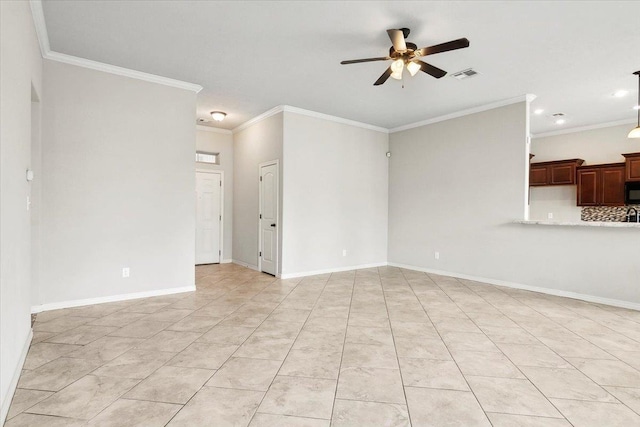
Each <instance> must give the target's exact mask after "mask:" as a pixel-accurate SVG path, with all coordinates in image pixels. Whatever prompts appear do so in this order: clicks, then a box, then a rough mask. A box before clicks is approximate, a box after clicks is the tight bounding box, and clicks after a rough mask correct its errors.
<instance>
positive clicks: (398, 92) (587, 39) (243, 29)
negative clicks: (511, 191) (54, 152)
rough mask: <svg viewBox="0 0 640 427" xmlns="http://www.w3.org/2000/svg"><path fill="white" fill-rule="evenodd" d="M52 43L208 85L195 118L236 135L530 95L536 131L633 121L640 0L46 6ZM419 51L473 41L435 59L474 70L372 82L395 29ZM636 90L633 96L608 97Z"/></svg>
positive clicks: (427, 112)
mask: <svg viewBox="0 0 640 427" xmlns="http://www.w3.org/2000/svg"><path fill="white" fill-rule="evenodd" d="M44 14H45V20H46V25H47V30H48V34H49V40H50V44H51V49H52V50H53V51H56V52H60V53H65V54H69V55H74V56H78V57H82V58H87V59H91V60H94V61H100V62H104V63H107V64H112V65H117V66H121V67H125V68H130V69H134V70H138V71H143V72H147V73H152V74H157V75H160V76H164V77H169V78H173V79H178V80H183V81H187V82H191V83H197V84H200V85H202V86H204V89H203V91H202V92H200V94H199V95H198V112H197V113H198V116H199V117H206V116H207V113H208V112H209V111H211V110H223V111H226V112H227V113H228V117H227V120H225V121H224V122H223V123H222V124H221V125H220V127H223V128H227V129H232V128H234V127H236V126H238V125H239V124H241V123H243V122H245V121H247V120H248V119H250V118H252V117H255V116H256V115H258V114H260V113H262V112H264V111H266V110H268V109H270V108H272V107H274V106H276V105H281V104H286V105H292V106H296V107H300V108H304V109H309V110H313V111H317V112H320V113H325V114H330V115H335V116H339V117H343V118H347V119H351V120H356V121H360V122H364V123H369V124H373V125H377V126H382V127H385V128H394V127H398V126H402V125H405V124H408V123H413V122H417V121H422V120H426V119H430V118H434V117H438V116H442V115H445V114H449V113H453V112H456V111H460V110H464V109H468V108H472V107H476V106H480V105H484V104H488V103H492V102H495V101H500V100H504V99H508V98H512V97H515V96H520V95H523V94H525V93H533V94H536V95H537V96H538V98H537V99H536V100H535V101H534V104H533V106H534V108H544V109H545V113H544V114H543V115H542V116H534V118H533V120H532V131H533V132H534V133H541V132H547V131H553V130H558V129H559V126H558V125H555V124H553V121H552V120H551V118H550V117H549V116H550V115H551V114H552V113H555V112H563V113H565V114H566V115H567V123H566V125H564V128H571V127H577V126H585V125H592V124H599V123H604V122H610V121H618V120H624V119H632V118H633V117H634V116H635V112H634V111H633V110H632V107H633V105H634V104H635V100H636V99H637V86H638V81H637V78H636V77H635V76H633V75H632V73H633V72H634V71H636V70H639V69H640V55H639V54H638V52H640V20H639V16H640V2H638V1H630V2H612V1H606V2H605V1H603V2H516V1H513V2H507V1H505V2H471V1H464V2H400V1H394V2H364V1H353V2H329V1H324V2H307V1H297V2H268V1H258V2H245V1H233V2H231V1H230V2H215V1H199V2H193V1H155V2H153V1H126V2H125V1H57V0H46V1H44ZM400 27H409V28H410V29H411V34H410V36H409V38H408V40H409V41H412V42H414V43H416V44H417V45H418V47H424V46H430V45H433V44H437V43H442V42H445V41H449V40H452V39H456V38H460V37H467V38H468V39H469V40H470V41H471V47H470V48H468V49H462V50H458V51H452V52H447V53H443V54H439V55H434V56H431V57H429V58H428V60H427V61H428V62H430V63H432V64H433V65H435V66H438V67H440V68H443V69H445V70H447V71H449V72H450V73H453V72H456V71H460V70H463V69H465V68H469V67H473V68H474V69H475V70H477V71H478V72H480V73H481V74H480V75H479V76H476V77H474V78H471V79H468V80H464V81H457V80H455V79H453V78H451V77H449V76H446V77H444V78H442V79H440V80H436V79H434V78H432V77H430V76H428V75H426V74H423V73H420V74H419V75H417V76H416V77H413V78H408V79H406V80H405V88H404V89H403V88H402V87H401V83H400V82H398V81H396V80H393V79H389V80H388V81H387V83H386V84H384V85H383V86H376V87H374V86H373V82H374V81H375V80H376V79H377V78H378V77H379V76H380V74H382V72H383V71H384V70H385V68H386V63H384V62H373V63H364V64H354V65H340V61H341V60H344V59H356V58H363V57H374V56H384V55H385V54H386V53H387V52H388V49H389V46H390V45H391V43H390V41H389V39H388V37H387V35H386V32H385V30H386V29H388V28H400ZM618 89H626V90H628V91H629V95H628V96H626V97H625V98H614V97H612V93H613V92H614V91H616V90H618Z"/></svg>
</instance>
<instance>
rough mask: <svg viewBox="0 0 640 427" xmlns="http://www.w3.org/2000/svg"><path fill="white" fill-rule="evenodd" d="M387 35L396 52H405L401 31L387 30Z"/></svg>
mask: <svg viewBox="0 0 640 427" xmlns="http://www.w3.org/2000/svg"><path fill="white" fill-rule="evenodd" d="M387 34H389V38H390V39H391V43H392V44H393V48H394V49H395V51H396V52H399V53H402V52H406V51H407V45H406V43H405V41H404V34H403V33H402V30H387Z"/></svg>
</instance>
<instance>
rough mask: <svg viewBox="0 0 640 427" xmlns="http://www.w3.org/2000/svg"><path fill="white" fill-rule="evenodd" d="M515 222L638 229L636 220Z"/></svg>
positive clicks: (639, 226)
mask: <svg viewBox="0 0 640 427" xmlns="http://www.w3.org/2000/svg"><path fill="white" fill-rule="evenodd" d="M514 223H516V224H526V225H559V226H562V227H605V228H637V229H640V223H637V222H601V221H580V222H568V221H534V220H526V221H525V220H516V221H514Z"/></svg>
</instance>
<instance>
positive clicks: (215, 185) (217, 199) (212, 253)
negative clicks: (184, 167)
mask: <svg viewBox="0 0 640 427" xmlns="http://www.w3.org/2000/svg"><path fill="white" fill-rule="evenodd" d="M221 195H222V180H221V176H220V174H219V173H206V172H196V264H213V263H217V262H220V226H221V224H222V222H221V221H222V213H221V212H222V211H221V206H222V200H221Z"/></svg>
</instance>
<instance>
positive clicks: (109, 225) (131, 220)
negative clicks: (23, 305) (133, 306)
mask: <svg viewBox="0 0 640 427" xmlns="http://www.w3.org/2000/svg"><path fill="white" fill-rule="evenodd" d="M44 67H45V77H44V99H45V102H44V108H43V128H42V129H43V150H42V158H43V165H44V170H43V189H42V197H43V220H42V226H41V228H42V230H41V235H42V260H41V266H42V271H41V277H42V280H41V283H42V286H41V288H42V292H41V301H39V303H40V304H48V305H51V304H55V303H61V302H67V301H76V300H83V299H90V298H106V297H113V296H118V295H126V294H132V293H139V292H160V291H165V292H166V291H168V290H171V289H175V288H189V287H191V288H193V286H194V263H195V258H194V253H195V249H194V248H195V212H194V211H195V209H194V206H195V196H194V194H195V191H194V189H195V174H194V149H195V146H194V145H195V140H196V135H195V126H194V125H193V116H194V111H195V103H196V95H195V93H194V92H191V91H186V90H182V89H176V88H172V87H168V86H163V85H159V84H154V83H149V82H145V81H140V80H135V79H131V78H127V77H123V76H117V75H113V74H107V73H103V72H100V71H94V70H90V69H86V68H80V67H76V66H73V65H67V64H62V63H58V62H53V61H49V60H46V61H45V64H44ZM123 267H129V268H130V274H131V276H130V277H129V278H123V277H122V268H123Z"/></svg>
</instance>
